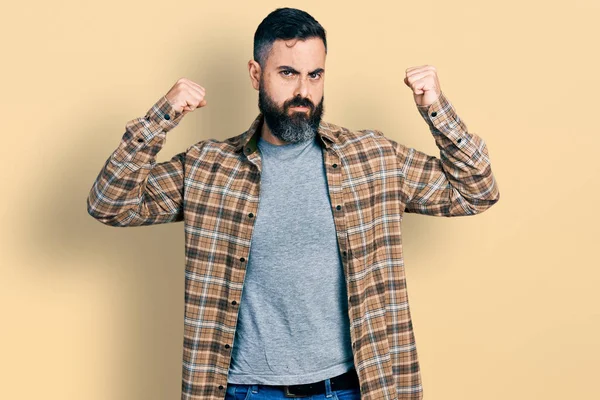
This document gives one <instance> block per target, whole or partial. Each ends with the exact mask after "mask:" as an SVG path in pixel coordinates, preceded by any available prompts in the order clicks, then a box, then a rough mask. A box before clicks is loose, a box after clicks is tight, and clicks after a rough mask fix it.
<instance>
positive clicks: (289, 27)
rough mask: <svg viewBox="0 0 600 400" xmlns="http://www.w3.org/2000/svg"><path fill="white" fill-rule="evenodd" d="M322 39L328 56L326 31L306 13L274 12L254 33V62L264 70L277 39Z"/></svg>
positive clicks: (282, 10)
mask: <svg viewBox="0 0 600 400" xmlns="http://www.w3.org/2000/svg"><path fill="white" fill-rule="evenodd" d="M313 37H316V38H321V40H323V44H324V45H325V54H327V38H326V34H325V29H324V28H323V27H322V26H321V24H319V22H317V20H316V19H314V18H313V17H312V16H311V15H310V14H309V13H307V12H306V11H302V10H298V9H297V8H290V7H283V8H278V9H276V10H275V11H272V12H271V13H270V14H269V15H267V16H266V17H265V19H263V20H262V22H261V23H260V25H258V28H256V32H255V33H254V61H256V62H257V63H258V64H259V65H260V66H261V68H264V66H265V64H266V61H267V57H268V55H269V52H270V51H271V49H272V48H273V42H275V40H277V39H282V40H290V39H302V40H304V39H309V38H313Z"/></svg>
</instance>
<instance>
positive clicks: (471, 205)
mask: <svg viewBox="0 0 600 400" xmlns="http://www.w3.org/2000/svg"><path fill="white" fill-rule="evenodd" d="M498 200H500V191H499V190H498V187H497V186H496V185H494V186H493V187H492V190H491V191H490V192H489V193H488V196H486V197H485V198H469V199H465V204H466V207H467V209H468V214H469V215H476V214H481V213H482V212H484V211H486V210H489V209H490V208H491V207H492V206H493V205H494V204H496V203H497V202H498Z"/></svg>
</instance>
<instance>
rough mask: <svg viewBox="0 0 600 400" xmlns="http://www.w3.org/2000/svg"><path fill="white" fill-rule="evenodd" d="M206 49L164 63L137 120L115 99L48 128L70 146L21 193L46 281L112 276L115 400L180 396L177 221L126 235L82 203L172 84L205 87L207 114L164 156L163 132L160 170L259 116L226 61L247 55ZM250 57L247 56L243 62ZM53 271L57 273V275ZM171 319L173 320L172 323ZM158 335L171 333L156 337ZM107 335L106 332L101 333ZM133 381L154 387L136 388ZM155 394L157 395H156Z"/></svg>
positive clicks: (252, 96) (244, 79)
mask: <svg viewBox="0 0 600 400" xmlns="http://www.w3.org/2000/svg"><path fill="white" fill-rule="evenodd" d="M224 29H225V27H224ZM181 43H184V41H182V42H181ZM205 43H206V44H207V45H206V46H205V45H201V46H194V47H193V48H192V49H196V50H195V51H190V47H189V43H186V44H185V45H186V46H187V47H182V48H181V49H180V51H179V54H181V55H182V59H180V60H172V61H170V64H172V66H170V68H171V69H172V70H178V71H181V72H177V73H176V75H173V76H172V79H170V80H169V79H167V80H165V84H164V87H162V88H160V89H159V90H158V91H156V93H155V95H154V97H148V98H147V99H146V100H144V101H145V104H146V106H144V107H142V110H143V111H142V112H141V114H140V115H124V114H123V113H122V112H121V111H120V110H122V109H123V108H127V107H126V106H125V105H124V104H123V102H120V101H119V99H118V95H115V96H114V98H115V99H116V101H109V100H106V103H105V104H98V103H96V104H95V105H93V107H89V103H88V108H87V109H85V110H83V109H81V110H78V109H77V107H78V106H77V105H73V107H72V108H71V110H70V111H69V114H72V115H76V116H78V117H79V118H77V117H76V118H74V119H73V118H70V119H69V120H65V121H63V124H61V125H60V126H54V127H50V128H49V129H48V131H63V132H64V130H65V129H67V130H68V129H70V130H72V132H71V133H63V134H64V135H65V136H68V137H69V138H72V139H70V146H69V147H64V148H63V149H62V150H63V151H62V152H59V153H57V154H55V158H54V159H55V160H56V164H57V165H59V169H58V172H57V173H55V174H53V175H52V176H49V177H48V179H45V180H43V181H42V182H40V183H39V184H38V185H37V186H35V187H32V188H31V190H30V191H28V193H27V195H28V196H31V198H37V199H43V201H39V202H38V204H39V205H38V206H37V208H36V209H35V212H34V213H32V214H30V215H24V216H23V218H24V221H23V223H24V224H26V225H25V226H35V227H36V228H35V229H32V230H30V231H28V233H27V237H23V238H20V240H21V241H22V242H23V243H26V242H27V243H29V244H30V247H31V248H34V249H37V251H38V252H40V254H45V256H46V258H47V260H48V262H47V265H51V266H58V268H59V270H58V271H54V273H55V274H57V275H59V277H60V275H61V274H62V277H64V279H89V277H93V276H107V277H108V276H110V277H111V279H112V280H113V281H114V282H109V283H108V285H109V286H111V287H114V288H118V289H119V290H114V294H115V296H116V297H118V299H111V302H113V303H114V304H115V305H116V306H115V307H114V310H111V315H112V316H113V317H114V318H113V321H111V325H112V326H114V329H115V330H118V332H115V333H114V337H115V340H114V343H115V344H116V347H114V352H112V354H111V355H110V356H109V359H112V360H113V361H114V362H111V363H112V365H111V369H110V371H111V372H110V374H111V376H110V382H113V383H114V385H115V386H114V389H113V390H115V391H117V392H118V393H119V397H121V398H150V397H152V398H168V397H172V396H173V395H174V393H173V391H178V390H179V387H180V386H179V385H180V382H179V381H178V380H179V379H181V355H182V353H181V351H182V345H183V341H182V335H183V299H184V285H183V283H184V280H183V279H184V278H183V277H184V271H185V254H184V232H183V228H184V225H183V223H182V222H179V223H170V224H162V225H154V226H142V227H128V228H116V227H109V226H105V225H103V224H101V223H100V222H98V221H96V220H94V219H93V218H92V217H91V216H90V215H89V214H88V213H87V208H86V206H87V204H86V199H87V196H88V193H89V191H90V189H91V187H92V184H93V182H94V180H95V179H96V177H97V175H98V173H99V172H100V169H101V168H102V166H103V164H104V162H105V161H106V160H107V158H108V157H109V156H110V154H111V153H112V152H113V151H114V150H115V149H116V148H117V146H118V144H119V142H120V139H121V136H122V135H123V133H124V132H125V124H126V122H127V121H129V120H131V119H133V118H136V117H140V116H143V113H145V111H146V110H147V109H148V108H150V106H152V104H154V102H156V101H157V100H158V99H159V98H160V96H162V95H164V94H166V93H167V91H168V90H169V88H170V87H171V86H172V85H173V84H174V83H175V81H176V80H177V79H178V78H180V77H186V78H189V79H192V80H194V81H196V82H197V83H199V84H201V85H202V86H204V87H206V88H207V100H208V102H209V105H208V106H207V107H206V108H203V109H200V110H196V111H195V112H193V113H191V114H188V115H187V116H186V117H185V118H186V119H190V120H192V121H194V122H193V123H194V124H195V126H196V127H195V128H194V129H192V130H191V133H190V134H186V136H185V137H181V136H178V138H177V139H176V140H177V142H176V143H183V144H180V145H179V146H178V147H179V148H178V149H175V150H168V149H169V148H171V149H172V146H171V147H170V146H169V142H175V139H174V138H173V136H177V135H183V134H184V132H183V131H182V130H181V124H180V125H179V126H178V127H176V128H174V129H173V130H172V131H170V132H169V134H168V136H167V141H166V144H165V146H164V147H163V149H162V150H161V152H160V153H159V154H158V156H157V161H158V162H161V161H166V160H169V159H170V158H171V156H172V155H174V154H175V153H177V152H180V151H184V150H185V149H186V148H187V147H189V146H191V145H192V144H194V143H196V142H198V141H201V140H204V139H208V138H216V139H219V140H222V139H225V138H227V137H230V136H233V135H236V134H239V133H242V132H243V131H244V130H245V129H247V127H248V126H250V123H251V122H252V120H253V119H254V117H255V116H256V115H257V113H258V106H257V104H258V93H257V92H255V91H254V89H253V88H252V87H251V85H250V82H249V78H248V72H247V67H246V64H245V62H244V63H241V64H240V63H239V62H238V61H237V59H235V60H234V59H233V57H232V55H236V54H243V53H247V52H248V49H247V48H246V47H245V46H242V44H241V43H237V44H232V45H231V46H228V47H223V46H220V45H218V44H214V45H211V43H212V42H210V41H206V42H205ZM182 46H183V45H182ZM250 57H251V51H250V52H249V55H248V56H247V57H246V58H245V60H246V61H247V60H248V59H249V58H250ZM184 66H185V67H184ZM180 67H181V68H180ZM149 68H151V67H149ZM196 77H202V78H196ZM200 79H201V80H200ZM142 85H143V83H142ZM245 88H247V89H245ZM110 98H111V96H107V99H110ZM248 104H256V106H254V109H255V112H252V113H250V114H247V115H244V113H243V112H242V111H239V118H238V117H237V116H235V115H234V117H233V118H232V113H236V112H238V110H244V109H249V107H248ZM250 109H252V108H250ZM65 119H66V117H65ZM116 119H118V120H119V121H120V123H118V124H117V126H118V128H116V129H113V128H110V129H111V131H107V130H106V129H105V128H102V127H103V126H104V127H106V126H107V125H108V124H107V122H106V121H110V124H111V126H113V127H114V125H115V120H116ZM73 121H75V122H76V124H75V125H74V124H73ZM184 121H185V120H182V123H183V122H184ZM186 122H187V121H186ZM107 143H110V144H111V145H107ZM172 144H174V143H171V145H172ZM100 149H101V150H100ZM74 166H76V167H75V168H74ZM61 265H63V266H64V267H63V270H60V268H61V267H60V266H61ZM70 265H77V268H76V269H71V270H69V267H68V266H70ZM89 268H103V271H89V270H88V269H89ZM82 275H84V276H86V277H88V278H84V277H82ZM112 277H119V279H118V280H115V279H113V278H112ZM175 310H177V312H178V313H179V314H175V313H174V311H175ZM166 326H170V329H164V327H166ZM107 330H109V331H111V330H112V329H110V327H108V328H107ZM168 343H176V345H177V347H173V345H171V346H168ZM148 349H151V351H148ZM132 382H137V383H144V384H147V383H153V384H152V385H148V386H146V388H144V389H141V388H140V387H139V386H138V385H135V384H134V385H132V384H131V383H132ZM173 385H175V386H173ZM157 390H159V391H161V392H164V393H157ZM142 392H144V393H142Z"/></svg>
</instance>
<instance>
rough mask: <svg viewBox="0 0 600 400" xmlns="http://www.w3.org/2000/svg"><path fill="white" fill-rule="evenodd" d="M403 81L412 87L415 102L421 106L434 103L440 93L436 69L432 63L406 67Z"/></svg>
mask: <svg viewBox="0 0 600 400" xmlns="http://www.w3.org/2000/svg"><path fill="white" fill-rule="evenodd" d="M404 83H406V86H408V87H409V88H411V89H412V91H413V96H414V98H415V103H417V105H418V106H421V107H426V106H429V105H430V104H432V103H434V102H435V101H436V100H437V99H438V97H439V96H440V94H441V93H442V89H441V88H440V81H439V80H438V77H437V71H436V69H435V67H434V66H433V65H421V66H419V67H410V68H407V69H406V78H404Z"/></svg>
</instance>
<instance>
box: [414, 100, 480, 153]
mask: <svg viewBox="0 0 600 400" xmlns="http://www.w3.org/2000/svg"><path fill="white" fill-rule="evenodd" d="M417 109H418V110H419V113H420V114H421V117H423V119H424V120H425V122H427V124H428V125H429V128H430V130H431V133H432V134H434V135H443V136H446V137H447V138H448V139H450V140H451V141H452V142H453V143H454V144H456V145H457V146H459V147H460V145H461V142H463V140H464V139H469V137H470V136H469V134H468V129H467V125H466V124H465V123H464V122H463V121H462V120H461V119H460V117H459V116H458V115H457V113H456V109H455V108H454V107H453V106H452V103H450V101H449V100H448V98H447V97H446V96H445V95H444V93H443V92H441V93H440V95H439V96H438V98H437V100H436V101H434V102H433V103H431V104H429V105H427V106H419V105H417Z"/></svg>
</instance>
